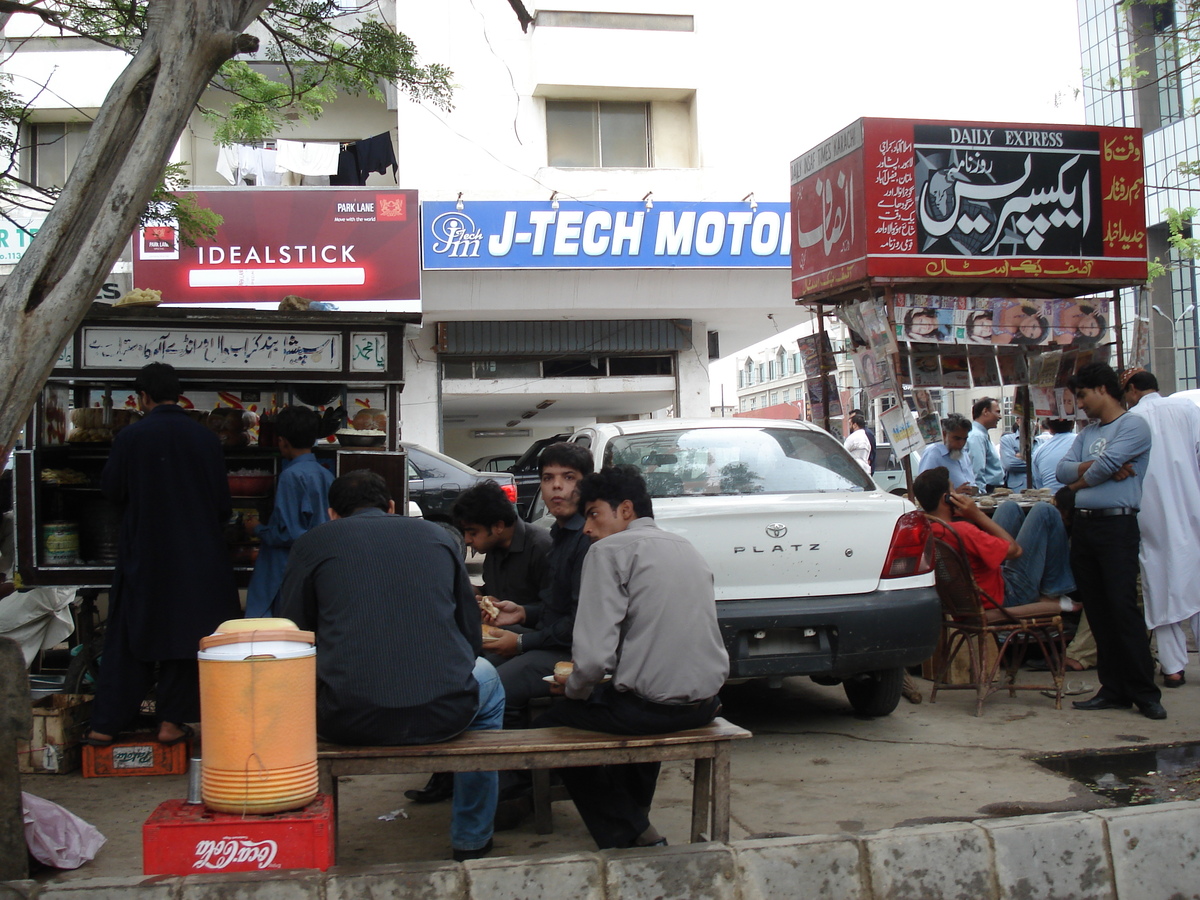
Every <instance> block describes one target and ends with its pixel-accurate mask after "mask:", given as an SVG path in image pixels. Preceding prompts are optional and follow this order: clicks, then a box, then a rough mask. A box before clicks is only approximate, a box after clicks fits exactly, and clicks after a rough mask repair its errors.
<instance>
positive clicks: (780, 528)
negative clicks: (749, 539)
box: [767, 522, 787, 538]
mask: <svg viewBox="0 0 1200 900" xmlns="http://www.w3.org/2000/svg"><path fill="white" fill-rule="evenodd" d="M785 534H787V526H786V525H784V524H783V523H782V522H772V523H771V524H770V525H768V526H767V537H773V538H781V537H783V536H784V535H785Z"/></svg>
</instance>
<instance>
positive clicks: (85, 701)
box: [17, 694, 92, 775]
mask: <svg viewBox="0 0 1200 900" xmlns="http://www.w3.org/2000/svg"><path fill="white" fill-rule="evenodd" d="M91 717H92V695H91V694H50V695H48V696H45V697H42V698H40V699H38V700H35V701H34V702H33V738H32V740H28V741H24V740H18V741H17V771H19V772H24V773H26V774H34V773H36V774H39V775H62V774H65V773H67V772H74V771H75V770H76V769H78V768H79V763H80V757H81V749H82V746H83V745H82V744H80V741H81V740H82V739H83V736H84V735H85V734H87V728H88V720H89V719H91Z"/></svg>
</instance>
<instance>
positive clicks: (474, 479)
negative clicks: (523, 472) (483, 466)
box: [400, 441, 517, 522]
mask: <svg viewBox="0 0 1200 900" xmlns="http://www.w3.org/2000/svg"><path fill="white" fill-rule="evenodd" d="M400 443H401V446H403V447H404V449H405V451H406V452H407V453H408V499H409V500H411V501H413V502H414V503H416V504H417V506H419V507H420V508H421V515H422V516H424V517H425V518H426V519H430V520H432V521H435V522H449V521H450V510H451V508H452V507H453V506H454V501H455V500H457V499H458V495H459V494H461V493H462V492H463V491H465V490H466V489H467V488H469V487H474V486H475V485H476V484H478V483H479V482H481V481H494V482H496V483H497V484H499V485H500V487H501V488H503V489H504V493H505V494H506V495H507V496H508V499H509V500H512V501H513V502H514V503H515V502H516V499H517V488H516V485H515V483H514V481H513V476H512V475H510V474H508V473H507V472H479V471H477V470H475V469H472V468H471V467H470V466H468V465H466V464H465V463H461V462H459V461H458V460H457V459H451V458H450V457H449V456H446V455H445V454H443V453H438V452H437V451H436V450H430V449H429V448H428V447H422V446H421V445H420V444H413V443H409V442H408V441H401V442H400Z"/></svg>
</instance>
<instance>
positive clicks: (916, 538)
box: [879, 511, 933, 578]
mask: <svg viewBox="0 0 1200 900" xmlns="http://www.w3.org/2000/svg"><path fill="white" fill-rule="evenodd" d="M930 532H931V529H930V528H929V520H928V519H926V518H925V515H924V514H923V513H920V512H916V511H913V512H909V513H905V514H904V515H902V516H901V517H900V519H899V521H897V522H896V529H895V531H893V532H892V545H891V546H890V547H888V554H887V559H885V560H884V561H883V573H882V574H881V575H880V576H879V577H880V578H907V577H908V576H909V575H924V574H925V573H926V572H931V571H933V541H932V540H930Z"/></svg>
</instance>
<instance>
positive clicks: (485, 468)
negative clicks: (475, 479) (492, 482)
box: [467, 453, 521, 472]
mask: <svg viewBox="0 0 1200 900" xmlns="http://www.w3.org/2000/svg"><path fill="white" fill-rule="evenodd" d="M520 458H521V456H520V454H518V453H498V454H494V455H492V456H481V457H479V459H473V460H471V461H470V462H469V463H467V465H469V466H470V467H471V468H472V469H478V470H479V471H480V472H507V471H509V470H510V469H511V468H512V467H513V465H514V464H515V463H516V461H517V460H518V459H520Z"/></svg>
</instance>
